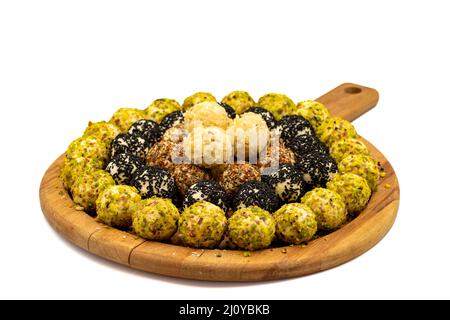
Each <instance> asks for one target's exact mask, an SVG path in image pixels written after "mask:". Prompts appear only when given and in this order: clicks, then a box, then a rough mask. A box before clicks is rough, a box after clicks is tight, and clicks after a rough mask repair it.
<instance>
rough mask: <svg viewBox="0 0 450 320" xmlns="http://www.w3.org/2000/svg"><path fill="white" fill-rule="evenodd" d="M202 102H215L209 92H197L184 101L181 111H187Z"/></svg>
mask: <svg viewBox="0 0 450 320" xmlns="http://www.w3.org/2000/svg"><path fill="white" fill-rule="evenodd" d="M202 102H217V100H216V98H214V96H213V95H212V94H211V93H209V92H197V93H194V94H193V95H192V96H189V97H187V98H186V99H184V102H183V105H182V108H183V110H187V109H189V108H192V107H193V106H195V105H196V104H199V103H202Z"/></svg>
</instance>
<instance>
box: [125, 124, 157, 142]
mask: <svg viewBox="0 0 450 320" xmlns="http://www.w3.org/2000/svg"><path fill="white" fill-rule="evenodd" d="M128 133H129V134H130V135H133V136H137V137H140V138H143V139H144V140H146V141H147V143H148V144H150V146H152V145H154V144H155V143H156V142H157V141H158V140H159V139H160V138H161V128H160V125H159V124H157V123H156V122H155V121H153V120H147V119H141V120H139V121H136V122H135V123H133V124H132V125H131V127H130V129H129V130H128Z"/></svg>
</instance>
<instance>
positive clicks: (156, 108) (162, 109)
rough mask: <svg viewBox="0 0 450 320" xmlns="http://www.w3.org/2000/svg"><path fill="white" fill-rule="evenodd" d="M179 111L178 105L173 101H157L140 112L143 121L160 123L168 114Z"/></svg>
mask: <svg viewBox="0 0 450 320" xmlns="http://www.w3.org/2000/svg"><path fill="white" fill-rule="evenodd" d="M179 110H181V106H180V104H179V103H178V102H177V101H175V100H173V99H157V100H155V101H153V102H152V103H151V104H150V105H149V106H148V107H147V108H146V109H144V110H143V111H142V114H143V115H144V118H145V119H148V120H153V121H155V122H157V123H160V122H161V120H162V119H163V118H164V117H165V116H167V115H168V114H170V113H172V112H175V111H179Z"/></svg>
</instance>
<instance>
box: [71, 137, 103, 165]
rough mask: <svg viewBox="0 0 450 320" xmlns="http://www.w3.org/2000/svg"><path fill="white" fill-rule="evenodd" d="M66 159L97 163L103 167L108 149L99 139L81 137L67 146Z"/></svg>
mask: <svg viewBox="0 0 450 320" xmlns="http://www.w3.org/2000/svg"><path fill="white" fill-rule="evenodd" d="M66 158H67V159H76V158H85V159H87V160H93V161H96V162H99V163H100V164H101V166H104V165H105V163H106V161H107V160H108V148H107V147H106V145H105V144H104V143H103V142H102V141H100V139H97V138H95V137H92V136H86V137H81V138H78V139H76V140H74V141H72V143H71V144H70V145H69V148H68V149H67V151H66ZM94 159H95V160H94Z"/></svg>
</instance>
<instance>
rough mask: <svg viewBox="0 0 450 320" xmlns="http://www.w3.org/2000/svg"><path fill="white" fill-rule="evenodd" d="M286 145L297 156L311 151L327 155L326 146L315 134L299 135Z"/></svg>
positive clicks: (302, 155)
mask: <svg viewBox="0 0 450 320" xmlns="http://www.w3.org/2000/svg"><path fill="white" fill-rule="evenodd" d="M288 145H289V148H291V150H292V151H293V152H294V154H295V155H296V156H297V157H298V158H301V157H304V156H306V155H308V154H311V153H319V154H322V155H326V156H328V148H327V146H326V145H325V144H324V143H323V142H322V141H320V140H319V139H318V138H317V137H316V136H315V135H299V136H297V137H295V139H293V141H291V142H290V143H289V144H288Z"/></svg>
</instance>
